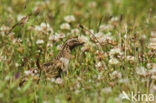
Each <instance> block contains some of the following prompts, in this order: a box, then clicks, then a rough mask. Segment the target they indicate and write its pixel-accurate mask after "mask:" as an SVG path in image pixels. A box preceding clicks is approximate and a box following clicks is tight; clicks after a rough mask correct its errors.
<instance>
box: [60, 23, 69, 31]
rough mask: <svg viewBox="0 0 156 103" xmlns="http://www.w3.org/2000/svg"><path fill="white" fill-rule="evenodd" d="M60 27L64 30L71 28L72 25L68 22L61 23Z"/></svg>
mask: <svg viewBox="0 0 156 103" xmlns="http://www.w3.org/2000/svg"><path fill="white" fill-rule="evenodd" d="M60 28H61V29H62V30H70V25H69V24H68V23H64V24H61V26H60Z"/></svg>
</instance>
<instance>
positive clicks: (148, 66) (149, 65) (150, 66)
mask: <svg viewBox="0 0 156 103" xmlns="http://www.w3.org/2000/svg"><path fill="white" fill-rule="evenodd" d="M146 67H147V68H149V69H150V68H156V64H155V63H147V65H146Z"/></svg>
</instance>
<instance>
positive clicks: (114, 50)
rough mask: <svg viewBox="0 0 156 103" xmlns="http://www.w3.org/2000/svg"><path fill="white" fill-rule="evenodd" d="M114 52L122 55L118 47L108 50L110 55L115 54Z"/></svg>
mask: <svg viewBox="0 0 156 103" xmlns="http://www.w3.org/2000/svg"><path fill="white" fill-rule="evenodd" d="M115 54H120V55H122V54H123V53H122V52H121V50H120V48H113V49H111V50H110V52H109V55H110V56H112V55H115Z"/></svg>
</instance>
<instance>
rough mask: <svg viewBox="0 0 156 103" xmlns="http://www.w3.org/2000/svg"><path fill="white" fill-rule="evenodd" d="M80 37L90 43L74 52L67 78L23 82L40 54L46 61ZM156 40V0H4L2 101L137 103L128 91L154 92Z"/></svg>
mask: <svg viewBox="0 0 156 103" xmlns="http://www.w3.org/2000/svg"><path fill="white" fill-rule="evenodd" d="M69 15H72V16H70V17H69ZM65 17H66V19H65ZM79 24H81V25H83V26H84V27H86V28H87V29H88V30H90V31H91V32H93V34H95V36H96V37H97V39H99V42H101V47H102V49H99V48H98V47H97V46H95V44H97V43H96V41H94V40H93V38H92V34H91V33H88V32H87V31H84V30H82V29H81V28H79V26H78V25H79ZM73 35H78V36H80V37H81V38H82V39H83V40H85V41H86V45H85V46H83V47H79V48H76V49H74V51H73V52H72V55H73V56H72V59H71V61H70V65H69V71H68V75H67V76H66V77H62V78H60V79H59V80H54V79H51V80H45V78H44V76H43V77H41V81H40V82H39V84H37V83H35V82H33V80H32V78H35V77H33V76H30V77H28V82H27V83H25V84H24V86H22V87H19V85H18V84H19V82H20V80H21V78H22V77H23V75H24V74H27V73H28V72H29V69H30V68H33V67H35V66H36V64H35V62H36V60H37V57H38V56H39V59H40V63H41V64H42V63H44V62H46V61H48V60H50V59H52V58H54V57H55V56H56V55H57V53H58V51H59V49H60V44H62V43H63V42H64V41H65V40H66V39H67V38H70V37H71V36H73ZM155 43H156V0H92V1H91V0H0V103H68V102H69V103H121V102H123V103H130V102H131V101H128V100H122V98H121V96H122V91H125V92H126V93H127V94H129V93H130V92H131V91H134V92H135V93H140V94H141V93H143V94H144V93H147V94H148V93H152V94H155V93H156V81H155V80H156V64H155V63H156V56H155V49H156V44H155ZM155 99H156V98H155ZM155 102H156V101H155ZM155 102H153V103H155ZM139 103H147V102H146V101H145V100H143V101H140V102H139Z"/></svg>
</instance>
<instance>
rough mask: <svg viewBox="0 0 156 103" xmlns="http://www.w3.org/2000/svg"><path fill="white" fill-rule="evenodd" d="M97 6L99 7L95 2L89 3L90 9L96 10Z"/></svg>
mask: <svg viewBox="0 0 156 103" xmlns="http://www.w3.org/2000/svg"><path fill="white" fill-rule="evenodd" d="M96 5H97V4H96V2H95V1H91V2H89V3H88V6H89V7H90V8H95V7H96Z"/></svg>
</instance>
